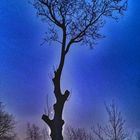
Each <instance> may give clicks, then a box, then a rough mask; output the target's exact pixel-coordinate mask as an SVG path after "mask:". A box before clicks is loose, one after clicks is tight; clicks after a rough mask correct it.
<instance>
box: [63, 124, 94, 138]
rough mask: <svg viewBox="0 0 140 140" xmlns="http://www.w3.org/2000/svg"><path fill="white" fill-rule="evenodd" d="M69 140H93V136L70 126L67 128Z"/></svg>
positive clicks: (81, 129)
mask: <svg viewBox="0 0 140 140" xmlns="http://www.w3.org/2000/svg"><path fill="white" fill-rule="evenodd" d="M66 137H67V140H93V136H92V134H91V133H90V132H87V131H86V130H85V129H83V128H73V127H71V126H68V127H67V128H66Z"/></svg>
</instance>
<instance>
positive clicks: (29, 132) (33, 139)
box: [25, 123, 50, 140]
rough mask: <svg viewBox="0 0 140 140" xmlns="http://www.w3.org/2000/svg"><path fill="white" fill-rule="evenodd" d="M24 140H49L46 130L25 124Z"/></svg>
mask: <svg viewBox="0 0 140 140" xmlns="http://www.w3.org/2000/svg"><path fill="white" fill-rule="evenodd" d="M25 140H50V136H49V132H48V129H47V128H43V129H41V128H40V127H39V126H37V125H35V124H30V123H27V128H26V138H25Z"/></svg>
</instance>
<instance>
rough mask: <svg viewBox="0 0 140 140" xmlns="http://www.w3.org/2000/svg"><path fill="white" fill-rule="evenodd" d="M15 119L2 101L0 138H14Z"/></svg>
mask: <svg viewBox="0 0 140 140" xmlns="http://www.w3.org/2000/svg"><path fill="white" fill-rule="evenodd" d="M14 128H15V119H14V117H13V115H11V114H9V113H8V112H6V111H5V110H4V105H3V104H2V103H1V102H0V139H1V140H9V139H11V140H14V138H15V133H14Z"/></svg>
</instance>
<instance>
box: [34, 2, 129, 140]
mask: <svg viewBox="0 0 140 140" xmlns="http://www.w3.org/2000/svg"><path fill="white" fill-rule="evenodd" d="M33 6H34V7H35V8H36V9H37V15H38V16H40V17H41V19H42V20H43V21H46V23H47V24H48V32H47V33H48V34H47V37H46V38H45V39H44V41H47V42H48V41H56V42H58V43H59V44H60V46H61V54H60V63H59V65H58V67H57V69H56V70H55V71H54V78H53V79H52V81H53V85H54V95H55V98H56V102H55V104H54V106H53V109H54V117H53V119H50V118H49V116H48V115H47V114H44V115H43V116H42V119H43V120H44V121H45V122H46V123H47V124H48V126H49V127H50V129H51V138H52V140H63V136H62V128H63V125H64V120H63V119H62V113H63V108H64V104H65V102H66V101H67V99H68V97H69V95H70V92H69V91H68V90H66V91H65V92H64V93H63V92H62V90H61V82H60V81H61V75H62V70H63V67H64V63H65V58H66V55H67V54H68V52H69V50H70V48H71V46H72V45H73V44H76V43H82V44H86V45H89V46H91V47H93V44H94V43H95V41H96V40H97V39H99V38H101V37H103V35H102V34H100V33H99V30H100V28H102V27H103V26H104V24H105V21H106V19H107V18H108V17H109V18H112V19H115V20H117V19H118V17H119V16H120V15H122V14H123V12H124V11H125V10H126V9H127V0H34V2H33ZM60 32H61V33H60Z"/></svg>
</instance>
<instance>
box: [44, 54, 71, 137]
mask: <svg viewBox="0 0 140 140" xmlns="http://www.w3.org/2000/svg"><path fill="white" fill-rule="evenodd" d="M64 60H65V54H62V55H61V61H60V65H59V67H58V69H57V71H55V72H54V78H53V79H52V81H53V84H54V95H55V98H56V103H55V104H54V105H53V109H54V117H53V119H52V120H50V118H49V117H48V116H47V115H43V116H42V119H43V120H44V121H45V122H46V123H47V124H48V126H49V127H50V129H51V135H50V136H51V138H52V140H63V135H62V131H63V125H64V123H65V122H64V120H63V119H62V114H63V108H64V104H65V102H66V101H67V99H68V97H69V94H70V92H69V91H68V90H66V91H65V93H64V94H62V92H61V86H60V79H61V73H62V69H63V66H64Z"/></svg>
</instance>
